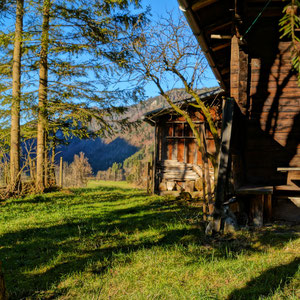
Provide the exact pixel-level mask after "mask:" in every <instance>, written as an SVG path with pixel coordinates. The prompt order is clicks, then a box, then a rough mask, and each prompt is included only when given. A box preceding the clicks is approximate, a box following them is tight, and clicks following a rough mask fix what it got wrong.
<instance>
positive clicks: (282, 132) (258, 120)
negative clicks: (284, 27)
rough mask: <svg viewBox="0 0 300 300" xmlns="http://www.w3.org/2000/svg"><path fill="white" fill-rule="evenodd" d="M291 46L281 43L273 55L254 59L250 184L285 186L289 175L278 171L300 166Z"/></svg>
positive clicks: (298, 95)
mask: <svg viewBox="0 0 300 300" xmlns="http://www.w3.org/2000/svg"><path fill="white" fill-rule="evenodd" d="M288 46H289V43H286V42H279V43H278V45H274V49H273V52H271V53H270V52H269V53H267V52H263V51H262V54H261V56H260V57H258V58H256V57H253V58H252V59H251V78H250V102H249V124H248V127H247V144H246V155H245V156H246V172H247V180H248V181H252V182H253V181H256V182H260V183H269V182H271V183H272V184H284V183H285V182H286V178H285V177H286V175H284V174H281V173H280V172H278V171H277V168H278V167H288V166H300V88H299V87H298V82H297V76H296V74H295V72H294V71H293V70H292V66H291V60H290V51H289V48H288ZM267 49H268V50H269V51H270V50H271V48H270V47H268V48H267Z"/></svg>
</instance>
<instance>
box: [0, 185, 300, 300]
mask: <svg viewBox="0 0 300 300" xmlns="http://www.w3.org/2000/svg"><path fill="white" fill-rule="evenodd" d="M88 191H89V192H90V190H88ZM137 194H138V195H136V194H134V193H131V192H130V193H124V194H123V193H119V192H118V193H115V196H114V197H115V198H116V199H115V201H117V200H119V201H121V200H122V199H123V201H124V204H127V203H128V202H130V201H131V200H132V201H134V202H133V203H130V207H125V208H122V207H120V208H118V207H117V206H116V207H115V208H113V209H111V210H110V211H109V210H106V209H105V208H106V204H105V205H104V206H103V208H102V210H101V215H97V214H91V216H90V217H89V218H87V217H86V216H83V215H82V216H80V215H79V216H78V215H75V216H74V215H73V216H68V215H66V216H65V218H64V219H63V220H62V222H63V223H62V224H55V225H51V224H49V223H48V224H45V225H43V226H39V227H37V228H29V229H24V230H19V231H15V232H11V233H6V234H4V235H3V236H2V237H0V245H1V247H0V257H1V260H2V261H3V268H4V272H5V275H6V280H7V286H8V290H9V293H10V297H11V299H20V298H25V297H30V298H31V299H34V298H35V295H38V296H36V298H38V297H40V295H42V294H43V293H48V292H50V293H52V296H53V297H56V296H59V295H60V293H62V290H61V289H60V288H53V289H52V288H51V286H53V285H54V286H57V284H58V283H59V282H61V281H62V280H63V278H65V277H66V276H68V275H71V274H72V273H77V272H82V271H85V272H86V268H87V266H88V265H93V266H92V267H91V270H90V272H92V273H93V274H98V275H101V274H104V273H105V272H107V270H108V269H109V268H111V267H112V266H113V264H114V263H115V262H116V259H117V258H116V255H115V254H116V253H120V254H122V255H123V256H125V257H127V258H128V255H127V254H129V253H132V252H135V251H138V250H139V249H147V248H151V247H154V246H162V247H172V246H173V245H175V244H181V245H183V248H184V247H185V246H188V245H189V244H190V243H193V244H195V245H199V246H200V245H209V246H210V249H212V248H214V249H215V250H216V252H217V253H216V252H215V253H214V255H215V256H217V255H218V256H220V257H226V255H227V254H228V251H232V252H233V253H235V254H236V256H238V254H239V253H241V251H243V250H244V249H245V247H248V248H247V251H257V249H254V248H251V245H248V244H250V242H249V243H248V244H247V243H246V242H245V240H242V241H239V242H237V243H236V241H233V242H231V241H230V240H228V241H222V240H216V239H213V238H208V237H205V236H204V227H203V228H199V224H198V225H197V226H184V223H186V222H187V220H188V219H189V218H191V217H195V216H198V215H199V209H197V210H196V211H195V209H194V208H188V207H186V206H179V205H176V204H174V202H173V201H162V200H161V198H160V199H157V198H154V199H153V200H149V201H148V202H147V203H146V204H144V203H143V204H139V201H136V199H134V198H136V196H138V197H140V193H139V192H138V193H137ZM78 195H82V196H84V195H85V193H84V192H82V193H78ZM106 196H107V195H106V194H102V193H101V194H99V195H98V196H97V197H92V199H91V200H90V201H89V200H84V201H86V202H91V203H93V201H94V202H95V203H99V202H102V203H103V202H107V203H109V204H108V205H114V204H113V203H111V201H110V199H109V198H107V197H106ZM76 197H77V195H76ZM84 201H78V202H77V200H76V202H75V203H74V204H72V203H70V205H79V203H81V204H82V203H83V202H84ZM62 203H63V200H61V203H60V205H62ZM83 209H87V206H86V205H85V206H83ZM178 224H179V225H180V224H183V226H179V227H178ZM149 228H151V231H152V233H153V234H152V233H151V232H150V234H149V235H147V230H149ZM139 233H145V235H141V237H137V235H138V234H139ZM156 233H159V234H157V235H156ZM297 237H298V235H293V234H289V235H288V238H286V239H283V240H282V241H281V242H280V243H276V247H283V246H284V245H285V244H286V243H287V242H289V241H290V240H291V239H293V238H297ZM258 239H262V240H264V233H262V234H261V235H258ZM274 242H275V240H274V238H273V239H272V238H270V239H266V241H265V243H269V244H270V245H273V243H274ZM228 249H229V250H228ZM210 254H211V253H210V252H209V251H207V252H201V255H205V256H207V257H208V256H209V255H210ZM187 255H190V256H192V258H194V259H195V260H198V258H199V251H198V252H197V251H195V252H189V253H188V251H187ZM231 258H232V257H231ZM128 259H129V258H128ZM123 263H125V264H127V263H130V260H126V261H125V262H123ZM43 269H44V270H45V271H42V270H43ZM51 289H52V290H51Z"/></svg>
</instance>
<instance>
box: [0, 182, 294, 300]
mask: <svg viewBox="0 0 300 300" xmlns="http://www.w3.org/2000/svg"><path fill="white" fill-rule="evenodd" d="M0 218H1V219H0V220H1V223H0V224H1V226H0V261H2V268H3V272H4V276H5V281H6V286H7V291H8V294H9V299H139V300H140V299H172V300H173V299H300V267H299V265H300V234H299V229H300V227H299V226H286V225H279V224H274V225H272V226H266V227H264V228H262V229H253V228H248V229H247V230H241V231H239V232H238V233H236V234H235V235H231V236H222V235H218V236H213V237H207V236H205V235H204V228H205V227H204V226H205V224H204V223H203V222H202V214H201V210H200V209H199V207H198V206H191V205H187V203H185V202H184V201H178V200H175V199H172V198H163V197H159V196H149V195H147V194H146V193H145V191H144V190H139V189H135V188H134V187H132V186H130V185H128V184H127V183H124V182H118V183H116V182H90V183H89V185H88V187H87V188H81V189H68V190H62V191H58V192H53V193H48V194H43V195H32V196H28V197H26V198H22V199H10V200H7V201H5V202H1V203H0Z"/></svg>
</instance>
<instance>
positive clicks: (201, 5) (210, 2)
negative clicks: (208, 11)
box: [192, 0, 219, 11]
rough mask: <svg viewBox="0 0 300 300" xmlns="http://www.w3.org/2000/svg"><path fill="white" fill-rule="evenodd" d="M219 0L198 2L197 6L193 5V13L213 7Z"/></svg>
mask: <svg viewBox="0 0 300 300" xmlns="http://www.w3.org/2000/svg"><path fill="white" fill-rule="evenodd" d="M218 1H219V0H202V1H198V2H196V3H195V4H193V5H192V10H193V11H197V10H199V9H201V8H203V7H205V6H208V5H211V4H213V3H215V2H218Z"/></svg>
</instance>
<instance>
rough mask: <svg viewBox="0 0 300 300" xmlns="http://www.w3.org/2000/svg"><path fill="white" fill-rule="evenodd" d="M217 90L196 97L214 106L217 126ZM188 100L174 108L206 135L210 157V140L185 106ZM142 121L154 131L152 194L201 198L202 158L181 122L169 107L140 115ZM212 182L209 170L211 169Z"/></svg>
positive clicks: (198, 117)
mask: <svg viewBox="0 0 300 300" xmlns="http://www.w3.org/2000/svg"><path fill="white" fill-rule="evenodd" d="M221 95H223V91H222V89H220V88H211V89H209V90H208V91H207V90H205V91H203V92H202V93H201V92H200V94H199V96H200V99H201V100H202V101H204V102H205V103H207V104H210V103H214V104H213V105H212V107H211V112H212V114H213V115H214V118H215V122H216V123H217V124H218V123H219V124H220V123H221V116H220V110H221V109H220V108H221ZM190 101H193V100H191V99H184V100H180V101H177V102H176V104H177V105H178V106H180V107H181V108H184V109H185V110H186V111H188V112H189V115H190V116H191V117H192V120H193V122H194V123H195V124H197V126H199V127H200V126H201V127H202V130H203V132H206V134H205V135H206V141H207V147H208V150H209V151H210V152H211V153H213V152H214V151H215V145H214V141H213V138H212V136H210V134H209V132H208V130H207V128H206V124H205V122H204V117H203V115H202V114H201V113H200V112H199V111H198V110H197V109H196V108H194V107H192V106H189V105H188V103H189V102H190ZM144 120H145V121H146V122H148V123H149V124H151V125H152V126H154V128H155V155H154V164H153V170H152V172H153V173H154V176H152V177H153V178H154V180H153V185H152V191H153V192H155V193H157V194H161V195H167V194H172V195H179V193H180V192H181V191H186V192H189V193H190V194H191V195H192V196H193V197H197V196H200V195H201V192H200V191H201V190H202V181H201V178H202V169H201V165H202V156H201V153H200V151H199V148H198V146H197V143H196V139H195V137H194V135H193V132H192V130H191V129H190V127H189V125H188V123H187V122H186V121H185V119H184V118H183V117H182V116H180V115H178V114H177V113H176V112H175V111H174V110H173V109H172V108H171V107H165V108H160V109H157V110H154V111H151V112H148V113H146V114H145V115H144ZM211 173H212V174H211V177H212V178H213V169H211Z"/></svg>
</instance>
